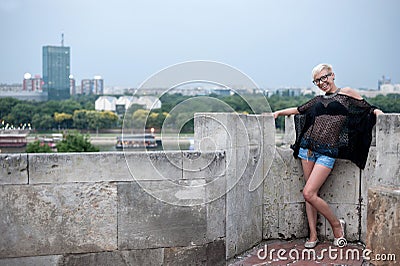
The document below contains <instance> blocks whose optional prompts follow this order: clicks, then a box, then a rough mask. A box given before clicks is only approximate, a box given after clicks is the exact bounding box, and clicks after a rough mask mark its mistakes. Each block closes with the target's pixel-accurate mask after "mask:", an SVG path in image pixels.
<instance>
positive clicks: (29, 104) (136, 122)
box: [0, 94, 400, 132]
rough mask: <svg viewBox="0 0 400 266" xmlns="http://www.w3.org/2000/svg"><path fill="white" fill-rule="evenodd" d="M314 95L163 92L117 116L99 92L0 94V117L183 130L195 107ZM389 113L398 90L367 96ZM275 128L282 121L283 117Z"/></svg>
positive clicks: (267, 103) (56, 124)
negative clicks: (57, 97) (155, 102)
mask: <svg viewBox="0 0 400 266" xmlns="http://www.w3.org/2000/svg"><path fill="white" fill-rule="evenodd" d="M312 97H314V95H306V96H296V97H289V96H279V95H273V96H271V97H269V98H265V97H264V96H262V95H229V96H220V95H210V96H196V97H193V96H183V95H180V94H165V95H163V96H161V97H160V101H161V103H162V107H161V108H160V109H153V110H151V111H149V110H145V109H144V108H143V107H142V106H140V105H136V104H134V105H132V106H131V107H130V108H129V109H128V110H127V112H126V113H125V114H124V115H122V116H118V115H116V114H115V113H113V112H110V111H96V110H95V108H94V102H95V100H96V98H95V96H91V97H89V96H85V97H79V98H71V99H69V100H64V101H47V102H33V101H21V100H17V99H14V98H0V119H1V120H0V122H1V123H2V125H1V126H2V127H3V128H4V127H5V126H6V124H9V125H14V127H20V126H22V125H24V124H25V125H27V124H29V125H30V126H31V127H32V128H33V129H36V130H51V129H56V130H58V129H79V130H90V129H91V130H93V129H107V128H121V127H124V128H143V127H147V128H155V129H156V130H159V129H160V128H161V127H162V126H164V127H171V128H175V129H176V128H178V129H179V130H180V132H192V131H193V115H194V113H196V112H240V113H247V114H259V113H264V112H271V111H275V110H279V109H283V108H288V107H294V106H299V105H301V104H303V103H305V102H307V101H308V100H310V99H311V98H312ZM366 100H367V101H368V102H369V103H371V104H372V105H375V106H377V107H379V108H380V109H382V110H383V111H384V112H386V113H400V95H399V94H389V95H387V96H383V95H379V96H377V97H374V98H367V99H366ZM276 125H277V127H278V128H279V127H282V126H283V118H279V119H278V121H277V123H276Z"/></svg>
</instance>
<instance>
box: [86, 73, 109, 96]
mask: <svg viewBox="0 0 400 266" xmlns="http://www.w3.org/2000/svg"><path fill="white" fill-rule="evenodd" d="M81 89H82V93H83V94H86V95H92V94H95V95H103V94H104V80H103V79H102V78H101V76H95V77H94V78H93V79H82V81H81Z"/></svg>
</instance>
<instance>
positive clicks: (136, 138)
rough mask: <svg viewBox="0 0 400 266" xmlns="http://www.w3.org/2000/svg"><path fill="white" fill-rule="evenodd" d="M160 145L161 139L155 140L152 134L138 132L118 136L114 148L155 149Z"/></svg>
mask: <svg viewBox="0 0 400 266" xmlns="http://www.w3.org/2000/svg"><path fill="white" fill-rule="evenodd" d="M159 145H161V140H156V138H155V136H154V135H153V134H138V135H129V136H118V137H117V144H116V145H115V148H116V149H143V148H144V149H155V148H157V147H158V146H159Z"/></svg>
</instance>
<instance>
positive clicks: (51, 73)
mask: <svg viewBox="0 0 400 266" xmlns="http://www.w3.org/2000/svg"><path fill="white" fill-rule="evenodd" d="M69 75H70V48H69V47H66V46H63V45H62V46H43V82H44V86H43V89H44V90H45V91H47V93H48V99H49V100H64V99H68V98H69V97H70V79H69Z"/></svg>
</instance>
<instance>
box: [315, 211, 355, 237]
mask: <svg viewBox="0 0 400 266" xmlns="http://www.w3.org/2000/svg"><path fill="white" fill-rule="evenodd" d="M329 207H331V209H332V211H333V213H334V214H335V215H336V217H338V218H339V219H344V220H345V221H346V239H347V241H358V240H359V237H358V228H359V205H357V204H347V203H341V204H335V203H330V204H329ZM318 227H319V232H320V236H321V239H328V240H333V238H334V235H333V232H332V228H331V226H330V224H329V222H328V221H327V220H326V219H325V217H323V216H322V215H318Z"/></svg>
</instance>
